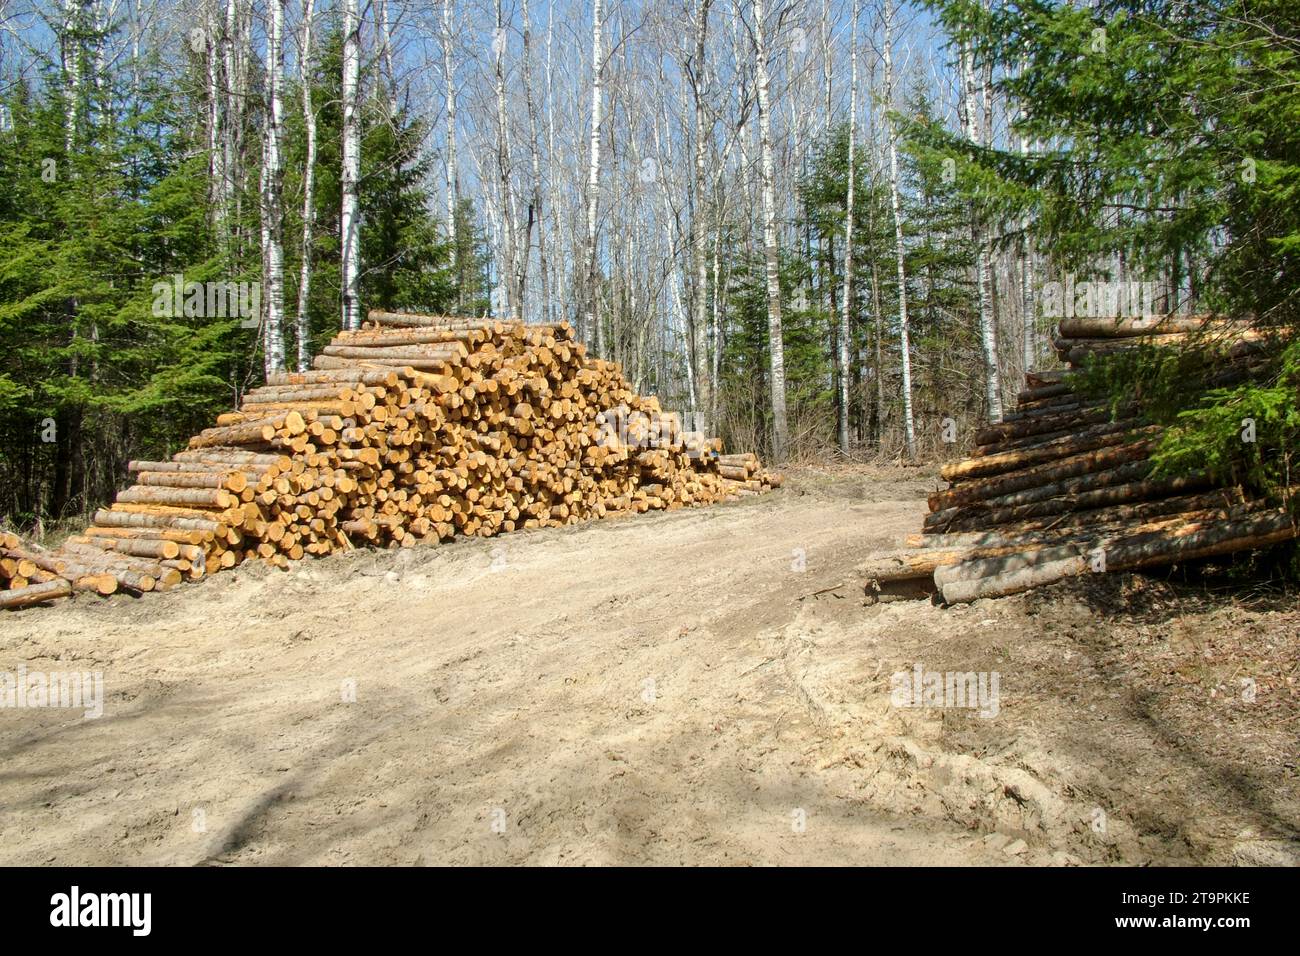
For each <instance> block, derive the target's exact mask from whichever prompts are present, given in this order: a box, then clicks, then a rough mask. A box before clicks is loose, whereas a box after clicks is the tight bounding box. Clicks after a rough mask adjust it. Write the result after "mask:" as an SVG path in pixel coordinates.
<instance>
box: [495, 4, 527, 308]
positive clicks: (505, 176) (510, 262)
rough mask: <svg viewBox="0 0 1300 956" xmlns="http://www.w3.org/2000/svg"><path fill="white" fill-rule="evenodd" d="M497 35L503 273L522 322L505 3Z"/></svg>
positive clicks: (523, 255)
mask: <svg viewBox="0 0 1300 956" xmlns="http://www.w3.org/2000/svg"><path fill="white" fill-rule="evenodd" d="M496 18H497V20H496V23H497V25H496V35H495V36H494V38H493V41H492V48H493V53H494V57H493V70H494V73H495V77H496V105H497V117H496V118H497V182H498V184H499V186H500V190H501V213H502V216H501V219H502V223H503V224H504V226H505V234H504V237H503V238H504V243H503V248H502V249H501V253H500V259H501V273H502V275H503V276H505V286H506V297H507V302H508V305H509V310H510V318H511V319H512V320H514V321H516V322H517V321H519V320H520V318H521V317H522V315H523V304H522V302H521V301H520V300H521V299H522V298H523V294H524V275H525V270H526V268H527V266H526V263H527V260H528V250H527V249H526V248H525V249H523V250H522V251H521V250H520V247H519V230H518V228H517V226H516V224H515V195H514V188H513V186H512V185H511V182H510V165H511V163H510V123H509V117H508V115H507V113H506V73H505V49H506V30H505V18H504V10H503V7H502V2H501V0H496Z"/></svg>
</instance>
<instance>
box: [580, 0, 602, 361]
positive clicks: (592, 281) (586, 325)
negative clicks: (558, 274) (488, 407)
mask: <svg viewBox="0 0 1300 956" xmlns="http://www.w3.org/2000/svg"><path fill="white" fill-rule="evenodd" d="M603 12H604V10H603V5H602V0H592V5H591V139H590V147H589V152H588V159H587V197H586V199H587V237H586V248H585V250H584V256H583V270H582V271H583V329H582V332H583V334H584V336H588V337H590V338H591V340H592V341H593V342H594V344H595V354H596V355H598V356H603V355H604V353H605V342H604V336H603V335H602V333H601V323H600V299H599V294H598V290H597V288H596V211H597V202H598V201H599V198H600V121H601V106H602V101H601V96H602V94H603V92H604V90H603V87H602V85H601V75H602V73H603V68H604V57H605V54H604V52H603V49H602V32H603Z"/></svg>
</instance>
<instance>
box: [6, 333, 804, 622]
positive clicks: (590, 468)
mask: <svg viewBox="0 0 1300 956" xmlns="http://www.w3.org/2000/svg"><path fill="white" fill-rule="evenodd" d="M585 352H586V349H585V347H584V346H583V345H582V344H581V343H578V342H576V341H574V337H573V330H572V328H571V326H569V324H568V323H559V324H555V325H547V326H537V325H524V324H522V323H507V322H498V321H492V320H471V319H460V318H446V317H441V316H426V315H414V314H408V313H387V312H371V313H370V316H369V321H368V322H367V323H366V324H365V326H364V327H363V328H362V329H360V330H358V331H352V332H343V333H341V334H340V335H338V336H336V337H335V339H334V340H333V342H331V344H330V345H328V346H326V347H325V349H324V350H323V351H322V353H321V354H320V355H319V356H317V357H316V359H315V361H314V363H313V364H314V366H315V367H314V369H313V370H311V371H307V372H292V373H290V372H286V373H281V374H277V375H271V376H269V378H268V381H267V384H266V385H265V386H263V387H261V388H257V389H254V390H253V391H251V392H249V393H248V394H247V395H246V396H245V400H244V402H243V404H242V406H241V407H240V409H239V410H238V411H236V412H230V413H227V414H224V415H221V416H219V417H218V419H217V421H216V423H215V425H214V427H212V428H209V429H206V430H205V431H203V432H200V433H199V434H198V435H196V436H195V437H194V438H192V439H190V443H189V447H188V448H187V449H186V450H184V451H182V452H180V453H178V454H176V455H174V456H173V457H172V459H171V460H170V461H133V462H131V463H130V464H129V466H128V467H129V470H130V471H131V472H133V473H134V474H135V482H136V483H135V484H134V485H132V486H131V487H130V488H127V489H126V490H124V491H122V492H121V493H120V494H119V495H118V497H117V500H116V502H115V503H114V504H113V505H112V507H110V508H103V509H100V510H99V511H97V512H96V513H95V516H94V520H93V522H92V524H91V526H90V527H89V528H87V529H86V531H85V532H84V533H83V534H81V535H78V536H76V537H73V538H70V539H69V540H68V541H67V542H66V543H65V544H64V545H63V546H62V547H61V548H60V549H59V550H58V551H56V552H48V553H47V552H42V551H39V550H38V549H36V548H34V547H30V546H29V547H26V548H23V547H20V546H19V543H18V542H17V541H10V540H9V539H6V540H5V551H4V555H5V557H4V561H5V563H4V564H3V565H0V567H3V568H4V574H5V575H6V577H7V578H8V581H9V586H10V588H11V590H9V591H7V592H0V607H19V606H25V605H26V604H31V603H38V602H40V601H43V600H46V599H48V598H51V597H60V596H63V595H66V594H68V593H70V592H71V591H72V590H73V589H93V590H96V591H98V592H99V593H112V592H113V591H114V590H128V591H131V592H135V593H138V592H143V591H150V590H156V589H163V588H167V587H171V586H173V585H175V584H178V583H180V582H181V581H183V580H196V579H198V578H201V577H203V576H204V575H207V574H212V573H214V572H217V571H220V570H222V569H225V568H231V567H234V566H236V565H238V564H240V563H242V562H244V561H248V560H251V559H255V558H260V559H262V560H264V561H267V562H269V563H271V564H274V565H276V566H278V567H287V566H288V564H289V562H290V561H295V560H298V559H299V558H302V557H304V556H305V555H309V554H310V555H323V554H327V553H329V552H331V551H335V550H339V549H350V548H353V547H356V546H360V545H370V546H388V547H394V546H410V545H414V544H416V543H418V542H434V541H438V540H444V539H447V538H450V537H452V536H454V535H456V534H463V535H480V536H490V535H494V534H499V533H502V532H508V531H514V530H518V529H524V528H541V527H553V526H559V525H565V524H573V523H575V522H579V521H585V520H588V519H591V518H600V517H606V516H612V515H619V514H631V513H637V512H645V511H650V510H656V509H668V510H672V509H676V508H682V507H689V506H700V505H707V504H712V503H714V502H719V501H725V500H728V499H732V498H736V497H740V496H744V495H752V494H758V493H760V492H762V491H766V490H768V489H770V488H774V487H778V486H779V485H780V483H781V480H780V477H779V476H778V475H774V474H770V473H768V472H765V471H764V470H763V469H762V467H761V465H760V463H759V461H758V458H757V457H756V456H754V455H752V454H739V455H724V454H722V453H721V452H722V443H721V441H719V440H718V439H707V438H705V437H704V436H703V435H701V434H699V433H694V432H686V431H683V429H682V427H681V423H680V421H679V419H678V418H677V416H675V415H673V414H671V413H666V412H664V411H663V410H662V409H661V408H660V407H659V403H658V400H657V399H655V398H653V397H642V396H639V395H637V394H635V393H634V392H633V390H632V388H631V386H630V385H629V384H628V383H627V381H626V380H625V379H624V378H623V375H622V372H621V369H620V368H619V366H618V365H617V364H615V363H613V362H607V361H603V360H600V359H595V358H590V357H588V356H587V355H586V354H585ZM11 572H12V573H11ZM40 588H46V590H44V591H40V590H38V589H40Z"/></svg>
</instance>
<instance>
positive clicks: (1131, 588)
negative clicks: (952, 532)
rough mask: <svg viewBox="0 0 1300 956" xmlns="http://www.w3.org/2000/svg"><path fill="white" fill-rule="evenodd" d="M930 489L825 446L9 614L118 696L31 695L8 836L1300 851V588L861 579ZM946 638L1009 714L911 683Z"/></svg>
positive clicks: (5, 843)
mask: <svg viewBox="0 0 1300 956" xmlns="http://www.w3.org/2000/svg"><path fill="white" fill-rule="evenodd" d="M933 486H934V481H933V478H932V477H930V476H928V475H927V474H926V473H924V472H922V471H919V470H918V471H899V470H869V469H862V470H858V471H855V472H852V473H848V474H845V473H839V474H837V475H828V474H825V473H812V472H809V473H803V474H798V475H795V476H794V477H793V480H792V481H791V482H790V483H789V487H787V489H785V490H783V491H781V492H779V493H777V494H774V495H770V496H766V497H764V498H761V499H750V500H746V501H743V502H739V503H736V504H731V505H725V506H721V507H717V508H712V509H706V510H699V511H678V512H673V513H670V514H655V515H646V516H639V517H635V518H626V519H617V520H613V521H606V522H599V523H595V524H590V525H583V526H577V527H574V528H569V529H564V530H560V531H544V532H537V533H521V534H515V535H510V536H506V537H503V538H499V539H495V540H472V541H463V542H457V543H455V544H451V545H443V546H441V547H435V548H419V549H414V550H410V551H403V552H379V553H376V552H358V553H352V554H348V555H340V556H335V557H331V558H328V559H325V560H320V561H310V562H305V563H302V564H300V565H299V566H298V567H297V568H295V569H294V570H292V571H290V572H287V573H285V572H276V571H271V570H268V569H265V568H262V567H257V568H251V569H247V570H243V569H241V570H239V571H237V572H234V573H226V574H221V575H218V576H216V577H214V578H212V579H211V580H209V581H206V582H203V583H202V584H200V585H197V586H192V587H185V588H181V589H179V590H177V591H173V592H170V593H167V594H162V595H151V596H148V597H146V598H144V599H141V600H133V599H131V598H128V597H125V596H118V597H114V598H112V599H109V600H100V599H93V598H85V597H82V598H78V599H77V600H75V601H73V602H65V603H63V604H61V605H56V606H52V607H47V608H37V609H31V610H28V611H23V612H18V613H12V614H7V615H4V616H3V617H0V673H2V672H4V671H9V672H15V673H16V672H17V670H18V668H19V667H20V666H25V667H26V669H27V670H28V671H29V672H31V671H49V672H52V671H71V670H78V671H102V673H103V678H104V682H105V696H106V700H105V705H104V710H105V712H104V715H103V716H102V717H100V718H98V719H86V718H85V717H84V716H83V715H82V713H81V712H80V711H72V710H67V709H30V708H29V709H22V710H17V709H13V710H11V709H0V864H7V865H8V864H209V865H212V864H216V865H220V864H447V863H452V864H497V863H534V864H556V863H560V864H643V863H648V864H815V863H825V864H1000V865H1018V864H1105V863H1120V864H1171V863H1206V864H1208V863H1240V864H1264V863H1268V864H1277V863H1281V864H1295V863H1297V862H1300V766H1298V763H1300V758H1298V757H1297V753H1298V752H1300V719H1298V714H1300V612H1297V610H1296V608H1295V602H1294V598H1287V597H1286V596H1285V595H1277V594H1262V595H1255V596H1253V597H1250V599H1249V600H1245V599H1243V598H1242V597H1241V596H1240V594H1237V595H1236V596H1234V598H1233V599H1232V600H1228V599H1225V598H1224V597H1223V596H1222V595H1214V594H1205V593H1202V592H1199V591H1196V590H1195V589H1193V588H1190V587H1188V586H1187V585H1171V584H1169V583H1166V582H1159V581H1154V580H1152V579H1147V578H1134V577H1119V576H1114V577H1108V578H1105V579H1092V580H1088V581H1082V582H1075V583H1072V584H1067V585H1060V586H1057V587H1055V588H1051V589H1047V590H1044V591H1041V592H1038V593H1035V594H1032V595H1022V596H1018V597H1013V598H1007V599H1003V600H1000V601H991V602H990V601H984V602H979V603H978V604H976V605H973V606H969V607H963V608H954V609H943V608H940V607H936V606H933V605H931V604H929V603H927V602H924V601H920V602H899V603H891V604H882V605H875V606H867V605H866V604H865V602H864V599H863V595H862V590H861V586H860V579H859V575H858V574H857V573H856V572H855V570H854V569H855V566H857V565H859V564H860V563H862V562H863V561H864V560H865V559H866V558H867V557H868V556H869V555H870V554H871V553H872V552H873V551H877V550H881V549H884V548H888V547H893V546H895V545H897V543H898V542H899V541H900V540H901V538H902V537H903V535H905V534H907V533H909V532H912V531H915V530H916V529H918V528H919V525H920V518H921V515H922V514H923V513H924V495H925V493H926V492H927V490H929V489H930V488H932V487H933ZM918 665H920V667H921V669H922V671H939V672H948V671H961V672H967V671H971V672H977V673H982V674H984V675H986V677H988V678H989V679H991V675H993V674H994V673H995V672H996V674H997V675H998V680H999V685H998V687H999V693H998V697H997V700H996V705H997V706H996V708H988V707H985V708H984V711H985V715H984V716H981V713H980V711H979V709H972V708H970V707H961V706H948V707H934V706H923V707H909V706H898V704H899V702H900V700H901V698H900V699H898V700H896V699H895V697H896V695H895V694H894V693H893V690H895V689H896V688H897V686H898V684H897V682H896V681H897V679H895V678H894V677H893V676H892V675H894V674H896V673H908V674H912V673H914V672H915V668H916V667H917V666H918ZM990 686H991V685H990ZM1248 689H1249V693H1248V692H1247V690H1248ZM353 697H355V699H353ZM992 709H995V710H996V714H992V713H989V711H990V710H992Z"/></svg>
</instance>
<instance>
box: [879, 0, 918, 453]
mask: <svg viewBox="0 0 1300 956" xmlns="http://www.w3.org/2000/svg"><path fill="white" fill-rule="evenodd" d="M884 13H885V18H884V19H885V23H884V27H885V43H884V50H883V56H884V61H885V121H886V129H887V137H886V138H887V139H888V143H889V202H890V206H891V207H892V209H893V212H894V258H895V260H896V262H897V265H898V348H899V361H900V363H901V365H902V377H903V440H904V443H905V445H906V447H907V457H908V458H915V457H916V423H915V419H914V417H913V412H912V346H911V342H910V336H909V334H908V327H907V266H906V262H905V257H906V247H905V246H904V244H903V207H902V202H901V201H900V199H899V192H898V130H897V123H896V122H895V120H894V113H893V108H894V32H893V31H894V0H885V11H884ZM878 374H879V370H877V375H878Z"/></svg>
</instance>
